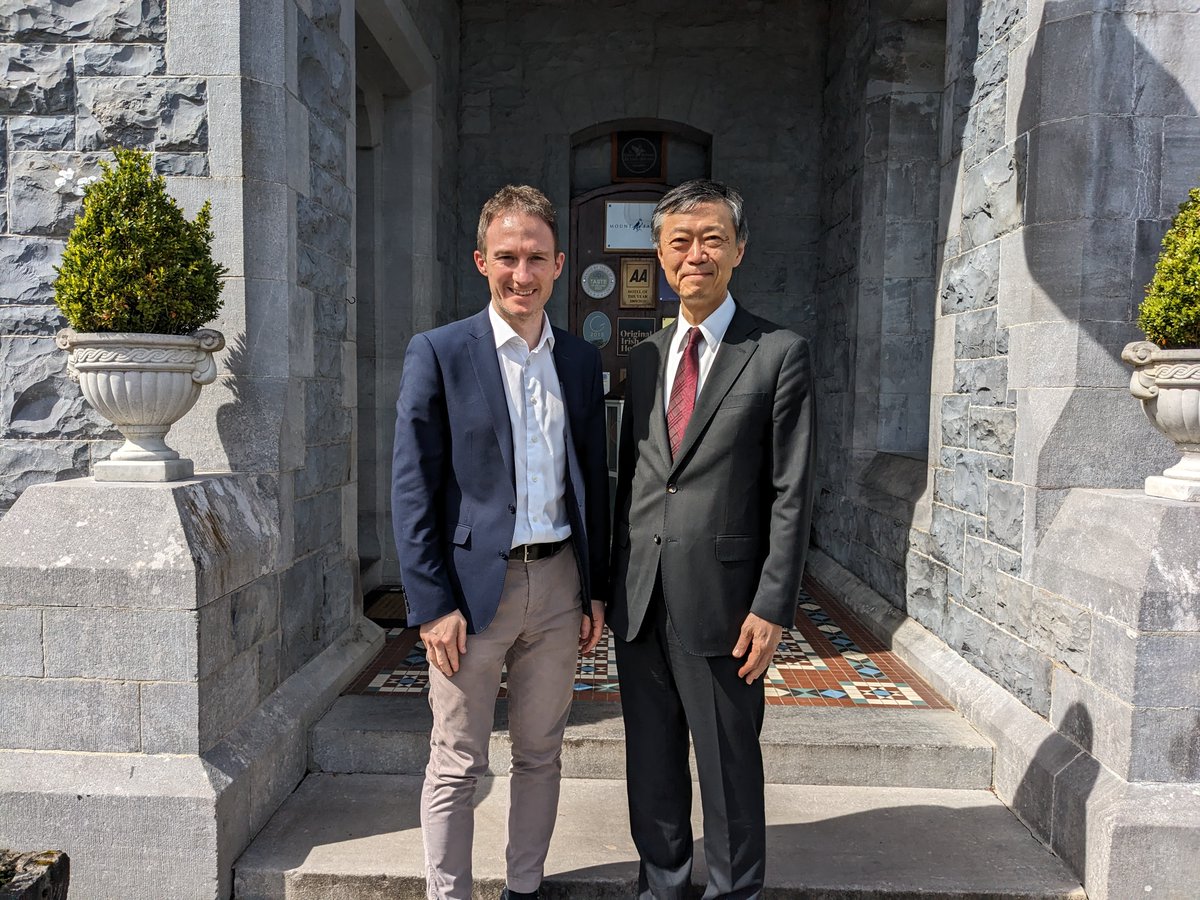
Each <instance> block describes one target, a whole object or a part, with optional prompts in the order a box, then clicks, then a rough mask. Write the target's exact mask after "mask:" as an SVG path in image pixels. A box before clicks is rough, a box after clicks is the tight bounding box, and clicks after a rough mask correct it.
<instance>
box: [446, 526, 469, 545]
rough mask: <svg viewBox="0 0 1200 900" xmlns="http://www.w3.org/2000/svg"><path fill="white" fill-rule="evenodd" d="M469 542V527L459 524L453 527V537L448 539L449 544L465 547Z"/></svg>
mask: <svg viewBox="0 0 1200 900" xmlns="http://www.w3.org/2000/svg"><path fill="white" fill-rule="evenodd" d="M470 540H471V526H470V525H463V524H462V523H459V524H458V525H456V526H455V527H454V537H452V538H451V539H450V543H452V544H455V545H457V546H459V547H465V546H467V544H468V543H469V542H470Z"/></svg>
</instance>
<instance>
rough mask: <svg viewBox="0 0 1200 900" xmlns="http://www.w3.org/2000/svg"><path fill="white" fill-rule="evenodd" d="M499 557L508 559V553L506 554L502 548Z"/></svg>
mask: <svg viewBox="0 0 1200 900" xmlns="http://www.w3.org/2000/svg"><path fill="white" fill-rule="evenodd" d="M500 558H501V559H508V554H507V553H505V552H504V551H503V550H501V551H500Z"/></svg>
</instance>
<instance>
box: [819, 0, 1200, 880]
mask: <svg viewBox="0 0 1200 900" xmlns="http://www.w3.org/2000/svg"><path fill="white" fill-rule="evenodd" d="M933 5H936V4H931V5H930V6H931V7H932V6H933ZM891 6H892V5H891V4H888V3H884V2H873V3H865V2H864V3H859V4H846V5H845V6H844V7H842V8H840V9H839V10H838V11H837V12H835V13H834V15H833V17H832V21H831V29H830V53H829V66H828V77H827V89H826V110H827V113H826V117H825V140H826V144H827V146H829V147H830V148H831V149H833V150H834V152H833V153H831V154H830V163H829V164H828V165H827V167H826V169H825V176H824V195H823V206H822V214H823V225H824V227H825V237H824V239H823V242H822V273H821V281H820V283H819V284H820V296H821V300H822V302H821V306H820V314H819V324H820V336H821V337H820V340H819V341H818V355H817V360H818V373H819V378H820V386H821V390H822V394H821V398H822V400H823V401H824V402H823V409H822V412H821V415H822V425H823V426H825V428H824V431H823V440H824V446H823V448H822V451H821V456H820V459H819V463H820V474H821V489H820V494H819V497H818V511H817V518H816V523H815V537H816V541H817V543H818V545H819V546H821V548H822V549H824V550H826V552H828V553H829V554H830V555H832V556H833V557H835V558H836V559H838V561H839V562H841V563H842V564H843V565H845V566H846V567H847V568H849V569H851V570H852V571H854V572H855V574H857V575H859V576H860V577H861V578H862V579H863V580H864V581H866V582H867V583H869V584H870V585H871V586H872V587H873V588H874V589H875V590H876V591H878V592H879V593H881V594H883V595H884V596H885V597H887V598H888V599H889V600H890V601H891V602H892V603H894V604H895V605H896V606H898V607H899V608H900V609H902V610H904V611H906V612H907V613H908V614H909V615H910V616H912V617H913V618H914V619H916V620H917V621H918V622H920V623H921V624H922V625H924V626H925V627H926V628H928V629H930V630H931V631H932V632H933V633H935V634H936V635H938V636H939V637H940V638H942V639H943V640H944V641H946V643H947V644H949V645H950V646H951V647H953V648H954V649H955V650H956V651H957V652H958V653H959V654H961V655H962V656H963V657H964V658H965V659H966V660H967V661H969V662H970V663H971V664H972V665H974V666H975V667H976V668H977V669H979V670H980V671H982V672H983V673H985V674H986V675H988V676H989V677H990V678H991V679H993V680H994V681H995V682H997V683H998V684H999V685H1001V686H1002V687H1003V688H1004V689H1005V690H1007V691H1008V692H1009V693H1010V694H1011V695H1012V696H1014V697H1016V698H1017V699H1018V700H1020V702H1021V703H1023V704H1024V705H1025V706H1026V707H1028V708H1029V709H1031V710H1032V711H1033V712H1035V713H1037V714H1038V715H1039V716H1041V717H1042V718H1043V719H1044V720H1047V721H1048V722H1049V723H1050V724H1052V725H1053V726H1054V727H1055V728H1057V729H1058V730H1059V731H1060V733H1061V735H1062V736H1063V738H1064V739H1065V740H1066V741H1068V742H1069V743H1070V744H1071V745H1072V746H1073V747H1075V748H1076V751H1082V752H1083V753H1085V754H1087V755H1088V756H1089V757H1090V758H1092V759H1094V760H1095V761H1098V762H1099V763H1100V764H1101V765H1102V766H1104V767H1105V770H1106V771H1107V772H1108V773H1110V774H1111V775H1112V776H1113V777H1116V778H1118V779H1120V780H1122V781H1124V782H1129V783H1134V782H1143V783H1149V782H1175V783H1194V782H1195V781H1197V779H1198V778H1200V771H1198V770H1197V767H1196V763H1195V760H1196V759H1197V756H1196V752H1197V751H1196V746H1197V745H1196V734H1197V733H1200V732H1198V731H1197V728H1198V723H1200V707H1197V704H1196V701H1195V697H1194V694H1189V692H1188V687H1187V685H1188V684H1190V681H1189V678H1188V676H1186V675H1181V673H1183V672H1184V671H1185V670H1189V669H1190V668H1194V665H1195V660H1196V656H1195V654H1196V652H1197V649H1198V648H1200V643H1198V639H1197V634H1198V632H1197V631H1196V628H1197V625H1196V621H1195V616H1194V614H1193V613H1194V609H1195V605H1196V602H1197V596H1198V593H1197V592H1198V587H1197V585H1200V568H1198V566H1197V563H1196V558H1195V552H1194V549H1183V547H1182V544H1181V542H1186V539H1185V538H1184V537H1183V535H1186V534H1190V533H1192V531H1193V530H1194V529H1195V527H1197V526H1196V517H1197V516H1198V515H1200V511H1198V510H1195V509H1192V508H1191V507H1188V506H1187V505H1184V504H1170V503H1167V502H1161V501H1155V500H1152V499H1150V498H1146V497H1144V495H1142V493H1141V492H1140V490H1138V489H1139V488H1140V486H1141V479H1142V478H1144V477H1145V476H1146V475H1148V474H1154V473H1156V472H1157V471H1160V470H1161V469H1162V468H1163V466H1165V465H1167V464H1169V463H1170V462H1171V461H1173V458H1174V455H1175V454H1174V452H1173V450H1172V449H1171V448H1170V446H1169V444H1168V443H1167V442H1166V441H1165V440H1164V439H1163V438H1161V437H1160V436H1158V435H1157V434H1156V433H1155V432H1154V431H1153V429H1152V428H1151V427H1150V426H1149V425H1148V423H1146V422H1145V421H1144V418H1143V416H1142V414H1141V410H1140V409H1139V407H1138V404H1137V403H1136V402H1135V401H1134V400H1133V399H1132V398H1131V397H1130V396H1129V394H1128V379H1129V372H1128V370H1127V369H1126V368H1125V367H1124V366H1123V365H1122V364H1121V363H1120V360H1119V354H1120V351H1121V348H1122V346H1123V345H1124V343H1125V342H1126V341H1128V340H1131V339H1134V338H1136V337H1138V336H1139V335H1138V333H1137V331H1136V328H1135V327H1134V325H1133V320H1134V317H1135V315H1136V307H1137V304H1138V301H1139V299H1140V297H1141V294H1142V289H1143V285H1144V284H1145V282H1146V281H1147V280H1148V278H1149V275H1150V273H1151V271H1152V266H1153V259H1154V255H1155V252H1156V250H1157V242H1158V240H1159V238H1160V237H1161V235H1162V233H1163V231H1164V230H1165V228H1166V225H1167V222H1168V220H1169V217H1170V215H1171V214H1172V212H1173V210H1174V208H1175V206H1176V205H1177V203H1178V202H1179V200H1180V199H1181V198H1182V197H1183V195H1184V194H1185V192H1186V188H1187V187H1188V186H1190V185H1194V184H1196V183H1200V162H1197V158H1196V157H1195V155H1194V154H1189V153H1188V151H1187V149H1186V148H1188V147H1194V146H1195V134H1196V133H1197V132H1196V128H1197V122H1198V121H1200V119H1198V117H1197V99H1198V98H1197V94H1200V88H1198V87H1197V85H1200V70H1197V68H1196V64H1195V55H1194V54H1191V53H1189V52H1187V51H1186V50H1184V49H1183V48H1184V47H1185V46H1186V45H1187V42H1188V40H1195V39H1196V35H1197V33H1200V32H1197V29H1198V28H1200V26H1198V25H1197V24H1196V20H1195V17H1194V16H1189V15H1187V14H1185V12H1183V11H1182V10H1181V9H1180V8H1177V7H1176V5H1174V4H1162V5H1159V4H1154V5H1138V6H1136V7H1130V8H1129V9H1123V10H1122V11H1120V12H1113V11H1111V10H1110V5H1109V4H1104V3H1096V4H1091V3H1076V2H1061V0H1045V2H1033V0H1030V2H1022V0H974V2H968V3H965V4H956V3H951V4H947V5H946V7H945V14H946V20H945V40H946V44H945V50H944V54H943V55H944V61H945V68H944V75H943V80H942V88H941V93H942V102H941V119H940V123H939V125H938V127H937V129H936V130H937V132H938V136H939V141H940V149H939V153H938V158H937V166H938V168H939V170H940V172H939V173H938V174H939V181H940V197H941V200H940V209H939V211H938V214H937V215H938V227H937V230H936V232H935V234H934V241H935V246H934V248H933V250H934V261H935V264H936V267H937V276H936V277H937V281H936V285H937V289H936V294H935V297H934V299H935V301H936V305H935V307H934V309H933V310H932V312H931V315H932V316H933V318H934V324H933V332H932V341H931V343H932V347H931V350H932V373H931V377H930V396H929V407H930V429H929V450H928V458H927V460H926V461H913V460H906V459H905V458H904V457H902V456H898V455H896V454H889V453H887V452H886V450H887V447H886V445H885V443H884V440H883V437H882V436H881V435H880V434H878V433H877V434H875V435H874V436H872V435H871V434H870V432H869V429H865V428H863V427H861V426H862V423H864V422H866V423H870V422H873V421H881V420H880V419H877V418H876V413H877V410H875V409H873V408H871V406H870V398H871V397H872V396H874V395H875V392H876V385H874V384H871V383H869V375H868V380H867V381H864V371H865V370H866V369H869V367H870V365H872V364H873V362H874V360H876V359H878V354H879V351H878V348H877V346H876V345H875V344H873V343H872V342H871V341H869V340H868V341H864V340H863V335H864V327H863V323H864V319H865V318H867V317H869V316H870V315H872V314H874V311H875V310H877V309H878V308H879V307H878V303H877V300H876V298H875V293H876V292H875V291H874V290H873V289H872V278H873V277H875V275H876V274H877V271H878V263H877V260H876V258H875V257H874V256H873V255H872V253H871V248H872V247H873V246H880V245H882V246H884V247H886V246H887V242H886V240H884V241H883V242H882V244H881V242H880V240H879V237H878V228H879V227H880V223H882V227H883V228H884V229H885V230H886V229H887V228H889V227H891V226H890V220H889V217H888V211H889V206H888V204H887V203H886V202H884V203H882V204H881V203H880V202H879V201H878V200H877V199H876V194H877V192H876V190H875V189H874V188H873V186H872V185H873V179H872V164H873V162H875V161H876V160H877V159H878V158H879V153H880V152H881V148H880V146H879V145H880V143H881V142H883V143H885V144H886V145H887V146H886V149H883V150H882V152H884V153H885V155H886V153H887V152H890V151H891V150H892V149H893V148H897V147H898V149H899V150H900V151H901V152H902V153H903V152H906V151H907V150H908V148H909V146H910V145H909V143H908V142H907V141H902V142H901V143H900V144H899V145H897V144H896V143H895V139H896V138H897V137H903V131H899V132H898V131H892V132H890V133H889V132H886V131H885V129H883V128H881V127H880V120H879V117H878V115H876V114H874V111H873V109H872V107H873V106H876V107H877V106H878V103H879V100H878V96H879V91H878V90H875V89H874V84H875V78H874V76H873V74H872V73H874V72H877V71H879V65H880V60H881V59H882V60H883V61H885V62H886V61H887V60H889V59H890V58H892V57H891V56H889V54H892V56H894V53H895V51H896V48H897V43H896V41H895V40H888V39H886V38H887V36H888V35H889V34H892V35H894V34H895V32H894V30H889V28H888V27H886V20H885V19H881V18H880V14H881V13H882V14H885V15H886V13H887V12H888V10H889V9H890V7H891ZM918 6H919V5H918ZM922 9H924V7H922ZM929 11H931V10H929ZM906 14H911V10H909V11H907V12H906ZM908 34H909V36H910V37H911V35H912V34H914V32H913V31H911V30H910V31H909V32H908ZM881 38H882V40H881ZM900 46H912V44H911V42H909V43H907V44H906V43H905V42H903V41H902V42H901V44H900ZM887 70H888V69H887V68H886V67H885V69H884V71H887ZM889 122H892V123H894V122H895V119H889ZM916 133H918V132H916V131H914V134H916ZM874 181H875V182H877V181H878V179H875V180H874ZM908 181H909V182H910V183H920V182H919V181H914V180H913V179H912V178H911V177H910V178H908ZM855 246H857V247H858V248H859V251H858V253H857V255H855V254H853V253H850V252H847V250H846V248H847V247H855ZM885 258H887V257H886V255H885ZM889 261H890V259H889ZM884 283H885V284H886V278H885V279H884ZM886 308H887V292H886V288H885V290H884V309H885V310H886ZM866 333H867V334H868V336H870V331H869V330H868V332H866ZM885 339H886V334H885ZM878 364H879V365H880V366H881V367H882V366H883V365H884V363H882V362H881V363H878ZM880 396H881V400H880V404H881V407H880V410H878V412H882V405H883V400H882V395H880ZM864 397H865V398H866V399H865V400H864ZM864 407H865V414H864ZM872 437H873V440H872ZM845 459H849V460H850V465H848V466H847V465H845V463H844V462H843V460H845ZM1170 673H1175V674H1170ZM1047 821H1048V820H1047ZM1030 824H1031V827H1034V829H1035V831H1037V832H1038V833H1039V834H1040V835H1042V836H1043V837H1046V839H1047V840H1051V836H1050V835H1049V834H1048V832H1043V830H1042V829H1044V828H1046V827H1048V825H1047V822H1046V821H1035V820H1034V819H1031V820H1030ZM1054 840H1057V838H1054ZM1069 861H1071V862H1072V864H1075V863H1076V862H1077V861H1074V860H1069ZM1095 877H1097V878H1099V876H1095ZM1097 883H1100V882H1097Z"/></svg>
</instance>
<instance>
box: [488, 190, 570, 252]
mask: <svg viewBox="0 0 1200 900" xmlns="http://www.w3.org/2000/svg"><path fill="white" fill-rule="evenodd" d="M506 212H519V213H524V214H525V215H527V216H533V217H534V218H535V219H541V220H542V221H543V222H545V223H546V224H547V225H549V226H550V233H551V234H552V235H554V252H555V253H558V215H557V214H556V213H555V212H554V204H553V203H551V202H550V200H549V198H547V197H546V195H545V194H543V193H542V192H541V191H539V190H538V189H537V188H535V187H530V186H529V185H527V184H506V185H505V186H504V187H502V188H500V190H498V191H496V193H494V194H492V196H491V198H490V199H489V200H488V202H487V203H485V204H483V209H482V210H480V212H479V228H478V230H476V232H475V248H476V249H477V250H478V251H479V252H480V253H486V252H487V230H488V226H489V225H491V224H492V222H493V221H494V220H495V218H496V216H498V215H500V214H501V213H506Z"/></svg>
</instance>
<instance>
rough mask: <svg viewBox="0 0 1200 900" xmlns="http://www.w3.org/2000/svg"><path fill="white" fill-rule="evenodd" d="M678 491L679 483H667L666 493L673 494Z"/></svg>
mask: <svg viewBox="0 0 1200 900" xmlns="http://www.w3.org/2000/svg"><path fill="white" fill-rule="evenodd" d="M678 492H679V485H677V484H675V483H674V482H671V483H670V484H668V485H667V493H668V494H675V493H678Z"/></svg>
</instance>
